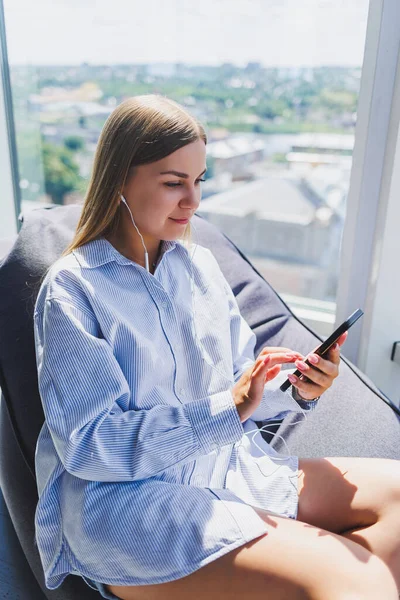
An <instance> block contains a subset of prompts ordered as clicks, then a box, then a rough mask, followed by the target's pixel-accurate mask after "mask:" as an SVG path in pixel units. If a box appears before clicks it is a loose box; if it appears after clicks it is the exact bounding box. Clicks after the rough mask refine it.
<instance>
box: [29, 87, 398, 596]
mask: <svg viewBox="0 0 400 600" xmlns="http://www.w3.org/2000/svg"><path fill="white" fill-rule="evenodd" d="M205 169H206V136H205V133H204V130H203V128H202V127H201V125H200V124H199V123H198V122H197V121H196V120H195V119H193V118H192V117H191V116H190V115H188V114H187V113H186V112H185V111H184V109H183V108H182V107H180V106H179V105H177V104H176V103H174V102H172V101H171V100H168V99H166V98H163V97H158V96H142V97H136V98H132V99H130V100H127V101H125V102H124V103H122V104H121V105H120V106H119V107H117V108H116V110H115V111H114V112H113V113H112V115H111V116H110V117H109V119H108V120H107V123H106V124H105V126H104V129H103V131H102V134H101V137H100V140H99V144H98V149H97V153H96V157H95V161H94V168H93V175H92V179H91V182H90V185H89V189H88V193H87V196H86V200H85V203H84V206H83V210H82V215H81V219H80V221H79V224H78V228H77V232H76V235H75V237H74V239H73V241H72V244H71V245H70V247H69V248H68V249H67V250H66V252H65V253H64V255H63V257H62V258H61V259H60V260H58V261H57V262H56V263H55V264H54V265H53V266H52V268H51V269H50V271H49V272H48V274H47V275H46V278H45V280H44V282H43V284H42V286H41V289H40V292H39V295H38V298H37V302H36V307H35V339H36V352H37V364H38V375H39V387H40V393H41V397H42V402H43V407H44V411H45V423H44V426H43V428H42V430H41V433H40V436H39V439H38V444H37V454H36V470H37V480H38V490H39V502H38V507H37V511H36V519H35V526H36V540H37V544H38V548H39V551H40V555H41V560H42V564H43V568H44V572H45V579H46V585H47V586H48V587H49V588H50V589H53V588H56V587H58V586H59V585H60V584H61V583H62V581H63V580H64V579H65V577H66V576H67V575H68V574H69V573H72V574H76V575H80V576H82V577H83V578H84V579H85V581H86V582H87V583H88V585H90V586H92V587H94V588H95V589H98V590H99V592H100V593H101V594H102V596H103V597H104V598H114V599H115V598H121V599H123V600H131V599H142V598H143V599H146V600H150V599H151V600H158V599H160V600H161V599H163V600H169V599H174V600H183V599H185V600H186V599H187V598H193V599H196V600H206V599H207V600H209V599H210V598H211V599H214V598H218V600H232V599H239V598H240V599H242V598H252V599H253V600H259V599H261V598H263V599H264V598H268V599H269V600H277V599H283V598H285V599H286V598H293V599H295V598H310V599H311V598H312V599H313V600H331V599H335V600H337V599H350V598H360V599H361V598H362V599H363V600H368V599H372V598H373V599H379V600H381V599H383V598H385V600H391V599H392V598H393V599H394V598H397V595H398V592H397V588H398V587H400V518H399V511H400V468H399V464H398V463H397V462H396V461H390V460H378V459H376V460H374V459H356V458H324V459H320V460H311V459H308V460H306V459H300V460H299V459H298V458H297V457H295V456H287V457H283V456H280V455H278V454H277V453H276V452H275V451H273V449H272V448H271V446H269V445H268V444H267V443H266V442H265V441H264V440H263V439H262V438H261V435H260V434H255V435H256V436H257V443H255V440H254V441H253V435H254V433H253V431H254V429H255V423H254V420H269V419H271V418H274V417H277V416H280V417H283V416H284V415H285V414H287V413H289V412H290V411H297V412H299V413H301V412H302V411H304V410H309V409H312V408H314V407H315V405H316V402H317V400H316V399H317V398H318V397H319V396H320V395H321V394H322V393H323V392H324V391H325V390H326V389H327V388H329V387H330V386H331V384H332V382H333V380H334V379H335V377H336V376H337V375H338V366H339V346H337V347H336V348H334V349H332V350H331V351H330V353H329V355H328V356H327V357H326V358H325V359H322V358H319V357H317V356H316V355H313V354H311V355H310V356H309V358H310V361H311V362H312V366H310V367H307V365H305V363H304V357H303V356H301V355H300V354H298V353H297V352H295V351H293V350H291V349H289V348H276V347H266V348H264V349H263V350H262V352H261V353H260V355H259V356H258V357H257V359H256V360H255V361H254V346H255V336H254V334H253V333H252V331H251V330H250V328H249V327H248V325H247V324H246V322H245V321H244V320H243V319H242V317H241V316H240V313H239V310H238V306H237V303H236V301H235V298H234V296H233V294H232V291H231V289H230V287H229V285H228V284H227V282H226V281H225V279H224V277H223V275H222V273H221V271H220V269H219V267H218V265H217V262H216V260H215V259H214V258H213V256H212V254H211V253H210V252H209V251H208V250H207V249H205V248H203V247H201V246H198V245H196V244H195V243H191V242H190V240H189V239H188V236H187V235H186V234H187V230H188V227H189V223H190V219H191V217H192V216H193V214H194V212H195V210H196V209H197V207H198V205H199V202H200V195H201V192H200V182H201V180H202V177H203V175H204V172H205ZM345 337H346V336H345V335H344V336H343V337H342V338H341V339H340V341H339V345H340V344H342V343H343V342H344V340H345ZM283 363H295V365H296V367H298V368H299V369H300V370H301V371H302V372H303V373H304V374H305V375H306V378H301V379H299V378H295V379H292V382H293V389H294V390H295V391H294V392H290V391H288V392H285V393H283V392H281V391H280V390H279V385H280V382H281V381H282V378H283V373H280V369H281V365H282V364H283Z"/></svg>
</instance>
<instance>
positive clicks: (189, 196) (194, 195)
mask: <svg viewBox="0 0 400 600" xmlns="http://www.w3.org/2000/svg"><path fill="white" fill-rule="evenodd" d="M200 196H201V191H200V188H195V187H193V188H190V189H187V190H186V194H185V195H184V197H183V198H182V199H181V201H180V203H179V204H180V205H181V207H182V208H197V207H198V206H199V204H200Z"/></svg>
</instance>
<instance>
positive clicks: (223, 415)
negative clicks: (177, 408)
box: [183, 390, 244, 454]
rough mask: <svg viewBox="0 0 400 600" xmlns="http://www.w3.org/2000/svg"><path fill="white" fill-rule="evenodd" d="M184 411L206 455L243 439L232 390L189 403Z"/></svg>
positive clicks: (241, 426)
mask: <svg viewBox="0 0 400 600" xmlns="http://www.w3.org/2000/svg"><path fill="white" fill-rule="evenodd" d="M183 409H184V412H185V415H186V417H187V419H188V420H189V422H190V424H191V426H192V429H193V430H194V432H195V434H196V435H197V438H198V440H199V442H200V445H201V446H202V448H203V449H204V452H205V453H206V454H208V453H209V452H211V451H212V450H215V449H216V448H218V447H219V446H225V445H227V444H234V443H235V442H238V441H240V440H241V439H242V437H243V433H244V430H243V425H242V423H241V421H240V417H239V413H238V411H237V408H236V406H235V403H234V401H233V397H232V393H231V391H230V390H228V391H226V392H219V393H218V394H213V395H212V396H208V397H207V398H201V399H200V400H193V401H192V402H188V404H185V405H184V407H183Z"/></svg>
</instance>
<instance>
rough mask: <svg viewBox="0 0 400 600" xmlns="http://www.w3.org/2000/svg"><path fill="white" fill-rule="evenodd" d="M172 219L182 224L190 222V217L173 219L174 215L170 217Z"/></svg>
mask: <svg viewBox="0 0 400 600" xmlns="http://www.w3.org/2000/svg"><path fill="white" fill-rule="evenodd" d="M170 219H171V220H172V221H175V223H179V224H180V225H186V224H187V223H189V219H173V218H172V217H170Z"/></svg>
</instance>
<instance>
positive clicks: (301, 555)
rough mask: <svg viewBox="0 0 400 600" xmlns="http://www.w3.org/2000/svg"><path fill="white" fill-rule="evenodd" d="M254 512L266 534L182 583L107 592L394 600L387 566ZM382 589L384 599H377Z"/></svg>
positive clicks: (327, 537)
mask: <svg viewBox="0 0 400 600" xmlns="http://www.w3.org/2000/svg"><path fill="white" fill-rule="evenodd" d="M256 510H257V512H258V513H259V514H260V516H261V517H262V518H263V519H264V520H265V521H266V522H267V523H268V524H269V532H268V534H266V535H263V536H261V537H260V538H257V539H255V540H252V541H251V542H248V543H246V544H244V545H243V546H241V547H240V548H237V549H236V550H233V551H231V552H229V553H227V554H226V555H224V556H222V557H220V558H218V559H216V560H214V561H212V562H211V563H209V564H208V565H206V566H204V567H202V568H201V569H199V570H198V571H195V572H194V573H192V574H190V575H188V576H186V577H183V578H181V579H178V580H175V581H171V582H168V583H163V584H158V585H148V586H135V587H132V586H131V587H121V586H108V589H109V590H110V591H111V592H112V593H113V594H115V595H116V596H117V597H118V598H121V599H122V600H187V599H188V598H196V600H209V599H210V598H218V600H238V599H243V598H251V599H252V600H265V599H266V598H268V600H287V598H290V599H291V600H307V599H310V598H312V599H313V600H337V599H338V598H344V597H354V598H366V599H371V598H374V599H375V598H378V597H385V599H386V598H387V599H389V598H397V594H396V593H395V585H394V582H393V581H392V578H391V575H390V573H389V571H388V569H387V567H386V566H385V565H384V564H383V563H382V562H381V561H380V559H378V558H377V557H376V556H374V555H372V554H371V553H370V552H369V551H368V550H366V549H365V548H362V547H361V546H359V545H358V544H356V543H354V542H352V541H350V540H346V539H344V538H342V537H340V536H338V535H336V534H333V533H330V532H328V531H321V529H318V528H316V527H312V526H310V525H307V524H305V523H302V522H300V521H295V520H292V519H284V518H280V517H275V516H274V517H271V516H270V515H269V514H267V513H265V511H260V510H258V509H256ZM382 591H383V593H384V596H380V595H379V594H380V593H381V592H382ZM347 593H348V594H349V596H345V594H347ZM385 594H386V595H385Z"/></svg>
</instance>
